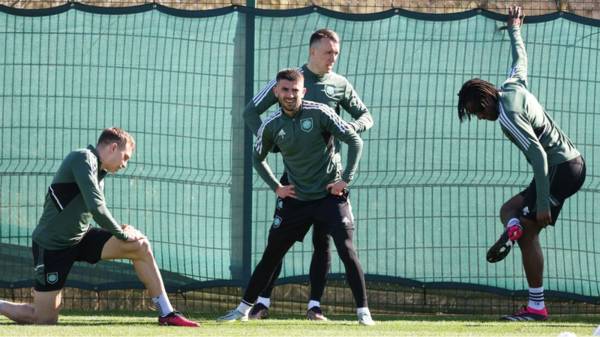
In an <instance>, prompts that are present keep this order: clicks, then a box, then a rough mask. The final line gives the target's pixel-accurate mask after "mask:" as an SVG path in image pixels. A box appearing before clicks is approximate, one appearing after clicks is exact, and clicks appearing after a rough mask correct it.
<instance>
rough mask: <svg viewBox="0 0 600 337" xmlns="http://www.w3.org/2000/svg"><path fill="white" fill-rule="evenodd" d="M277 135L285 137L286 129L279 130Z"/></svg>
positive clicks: (280, 137) (281, 137)
mask: <svg viewBox="0 0 600 337" xmlns="http://www.w3.org/2000/svg"><path fill="white" fill-rule="evenodd" d="M277 137H279V139H281V140H283V138H284V137H285V131H283V129H281V130H279V132H278V133H277Z"/></svg>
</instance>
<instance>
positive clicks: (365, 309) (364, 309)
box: [356, 307, 371, 316]
mask: <svg viewBox="0 0 600 337" xmlns="http://www.w3.org/2000/svg"><path fill="white" fill-rule="evenodd" d="M356 314H357V315H360V314H368V315H369V316H371V312H370V311H369V308H368V307H362V308H356Z"/></svg>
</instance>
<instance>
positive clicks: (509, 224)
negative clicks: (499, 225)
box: [506, 218, 521, 228]
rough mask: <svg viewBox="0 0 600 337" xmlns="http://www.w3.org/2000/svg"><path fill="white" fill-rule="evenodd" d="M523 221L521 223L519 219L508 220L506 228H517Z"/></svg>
mask: <svg viewBox="0 0 600 337" xmlns="http://www.w3.org/2000/svg"><path fill="white" fill-rule="evenodd" d="M520 224H521V221H519V219H517V218H512V219H510V220H508V222H507V223H506V228H509V227H512V226H516V225H520Z"/></svg>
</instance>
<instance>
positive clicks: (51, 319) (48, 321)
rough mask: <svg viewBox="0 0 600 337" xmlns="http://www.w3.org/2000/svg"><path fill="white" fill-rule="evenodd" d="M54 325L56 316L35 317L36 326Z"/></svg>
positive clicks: (56, 320)
mask: <svg viewBox="0 0 600 337" xmlns="http://www.w3.org/2000/svg"><path fill="white" fill-rule="evenodd" d="M56 323H58V314H56V315H53V316H41V317H38V316H36V317H35V320H34V324H38V325H54V324H56Z"/></svg>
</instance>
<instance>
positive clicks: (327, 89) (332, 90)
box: [323, 85, 335, 98]
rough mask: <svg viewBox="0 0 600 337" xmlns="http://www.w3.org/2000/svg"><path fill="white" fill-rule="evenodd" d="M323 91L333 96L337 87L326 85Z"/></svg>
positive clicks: (328, 95)
mask: <svg viewBox="0 0 600 337" xmlns="http://www.w3.org/2000/svg"><path fill="white" fill-rule="evenodd" d="M323 92H324V93H325V95H327V97H329V98H333V95H335V88H334V87H333V86H332V85H325V86H323Z"/></svg>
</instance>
